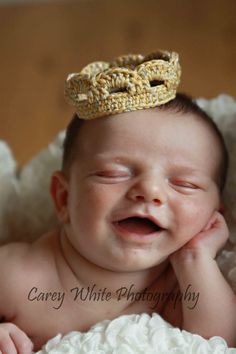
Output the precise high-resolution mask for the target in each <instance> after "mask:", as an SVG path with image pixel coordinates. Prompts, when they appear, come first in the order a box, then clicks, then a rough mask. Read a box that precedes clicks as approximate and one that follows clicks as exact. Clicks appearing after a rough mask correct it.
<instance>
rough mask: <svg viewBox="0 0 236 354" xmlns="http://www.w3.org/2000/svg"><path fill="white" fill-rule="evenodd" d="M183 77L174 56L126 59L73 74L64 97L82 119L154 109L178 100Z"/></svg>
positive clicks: (160, 55) (167, 54) (127, 57)
mask: <svg viewBox="0 0 236 354" xmlns="http://www.w3.org/2000/svg"><path fill="white" fill-rule="evenodd" d="M180 75H181V68H180V64H179V56H178V54H177V53H175V52H167V51H158V52H156V53H152V54H149V55H147V56H143V55H141V54H137V55H131V54H130V55H124V56H121V57H118V58H116V59H115V60H114V61H112V62H110V63H109V62H99V61H98V62H94V63H91V64H89V65H87V66H86V67H84V68H83V69H82V70H81V72H80V73H74V74H70V75H69V76H68V78H67V80H66V83H65V97H66V99H67V100H68V102H69V103H70V104H72V105H73V106H75V107H76V111H77V113H78V115H79V117H80V118H82V119H93V118H98V117H103V116H106V115H110V114H117V113H121V112H128V111H134V110H138V109H144V108H151V107H155V106H160V105H162V104H164V103H166V102H168V101H170V100H172V99H174V98H175V95H176V90H177V87H178V85H179V82H180Z"/></svg>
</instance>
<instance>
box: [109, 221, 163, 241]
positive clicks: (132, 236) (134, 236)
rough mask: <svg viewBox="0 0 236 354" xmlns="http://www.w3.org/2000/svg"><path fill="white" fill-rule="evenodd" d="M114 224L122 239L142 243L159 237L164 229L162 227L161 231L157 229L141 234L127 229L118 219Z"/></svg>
mask: <svg viewBox="0 0 236 354" xmlns="http://www.w3.org/2000/svg"><path fill="white" fill-rule="evenodd" d="M112 225H113V229H114V230H115V232H116V234H118V236H120V237H121V238H122V239H125V240H127V241H134V242H140V243H147V242H150V241H152V240H153V239H155V238H157V237H159V236H160V234H161V233H162V232H163V231H164V229H161V230H160V231H155V232H151V233H147V234H140V233H135V232H131V231H129V230H126V229H125V228H124V227H122V225H120V224H119V222H118V221H115V222H113V223H112Z"/></svg>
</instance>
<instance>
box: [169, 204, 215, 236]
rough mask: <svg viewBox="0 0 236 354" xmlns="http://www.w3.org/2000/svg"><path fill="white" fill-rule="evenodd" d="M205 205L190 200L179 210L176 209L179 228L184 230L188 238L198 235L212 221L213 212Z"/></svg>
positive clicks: (180, 206)
mask: <svg viewBox="0 0 236 354" xmlns="http://www.w3.org/2000/svg"><path fill="white" fill-rule="evenodd" d="M204 204H205V203H198V202H196V201H194V200H189V201H185V203H180V204H179V208H177V209H176V215H177V219H178V222H179V227H180V228H184V230H185V231H186V237H188V236H189V237H191V236H194V235H196V234H197V233H198V232H200V231H201V230H202V229H203V228H204V227H205V225H206V224H207V222H208V220H209V219H210V217H211V215H212V213H213V210H212V209H211V208H208V207H206V204H205V205H204Z"/></svg>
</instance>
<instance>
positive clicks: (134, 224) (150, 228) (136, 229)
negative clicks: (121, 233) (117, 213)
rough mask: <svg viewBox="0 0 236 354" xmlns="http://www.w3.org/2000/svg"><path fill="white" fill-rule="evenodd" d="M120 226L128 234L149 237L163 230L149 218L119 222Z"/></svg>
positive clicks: (130, 218)
mask: <svg viewBox="0 0 236 354" xmlns="http://www.w3.org/2000/svg"><path fill="white" fill-rule="evenodd" d="M117 223H118V225H119V226H120V227H121V228H123V229H125V230H126V231H128V232H132V233H135V234H139V235H148V234H151V233H154V232H157V231H161V230H163V228H162V227H160V226H159V225H157V224H156V223H154V222H153V221H151V220H150V219H148V218H141V217H138V216H132V217H129V218H126V219H123V220H120V221H118V222H117Z"/></svg>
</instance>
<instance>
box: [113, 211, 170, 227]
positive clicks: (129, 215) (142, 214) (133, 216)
mask: <svg viewBox="0 0 236 354" xmlns="http://www.w3.org/2000/svg"><path fill="white" fill-rule="evenodd" d="M135 217H138V218H145V219H148V220H150V221H152V222H153V223H154V224H155V225H157V226H158V227H159V228H161V229H166V228H165V227H164V225H163V224H162V223H161V222H160V221H159V220H158V219H157V218H156V217H155V216H154V215H151V214H144V213H131V214H124V215H121V216H120V217H119V218H117V219H116V220H114V221H113V222H119V221H121V220H124V219H128V218H135Z"/></svg>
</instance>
